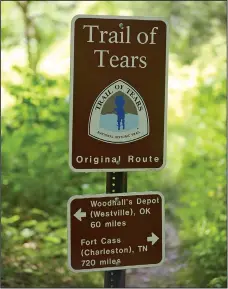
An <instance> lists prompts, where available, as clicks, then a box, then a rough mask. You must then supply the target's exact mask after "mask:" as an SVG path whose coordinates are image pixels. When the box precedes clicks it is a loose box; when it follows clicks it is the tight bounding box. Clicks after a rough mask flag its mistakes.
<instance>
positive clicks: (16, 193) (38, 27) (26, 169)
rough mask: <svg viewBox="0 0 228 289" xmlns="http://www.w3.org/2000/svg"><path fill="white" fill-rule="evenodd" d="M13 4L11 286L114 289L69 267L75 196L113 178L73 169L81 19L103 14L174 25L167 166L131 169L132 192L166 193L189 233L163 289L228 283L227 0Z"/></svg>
mask: <svg viewBox="0 0 228 289" xmlns="http://www.w3.org/2000/svg"><path fill="white" fill-rule="evenodd" d="M1 7H2V11H1V16H2V20H1V24H2V27H1V32H2V56H1V57H2V58H1V60H2V66H1V69H2V84H1V92H2V139H1V141H2V205H1V206H2V219H1V220H2V236H1V238H2V286H3V287H31V288H32V287H75V288H80V287H102V286H103V273H100V272H93V273H78V274H74V273H71V272H70V271H69V269H68V268H67V218H66V205H67V200H68V199H69V198H70V197H71V196H73V195H75V194H80V195H81V194H98V193H104V192H105V174H104V173H88V174H85V173H80V174H74V173H72V172H71V171H70V169H69V166H68V112H69V104H68V100H69V79H70V75H69V68H70V24H71V19H72V17H73V16H74V15H76V14H101V15H102V14H103V15H125V16H128V15H129V16H133V15H136V16H161V17H165V18H166V19H167V20H168V21H169V23H170V49H169V93H168V107H169V108H168V140H167V166H166V168H165V169H163V170H162V171H160V172H147V173H145V172H137V173H129V185H128V191H129V192H130V191H138V192H143V191H147V190H158V191H161V192H163V194H164V196H165V198H166V219H167V221H168V222H171V223H172V224H174V225H175V228H176V232H177V234H178V236H179V238H180V247H179V248H178V250H179V256H180V258H181V260H182V262H184V263H185V266H182V267H180V269H179V270H176V271H175V270H173V271H172V274H171V277H170V278H171V279H168V280H169V281H167V279H166V280H164V283H162V284H161V285H159V286H163V287H166V288H168V287H170V286H171V284H170V283H169V282H171V283H172V284H174V286H173V287H179V286H181V287H188V286H192V287H194V286H195V287H226V284H227V283H226V282H227V280H226V275H227V268H226V264H227V262H226V256H227V253H226V249H227V248H226V213H227V212H226V190H225V187H226V2H225V1H181V2H179V1H147V2H145V1H123V2H120V1H58V2H57V1H2V2H1ZM162 266H163V265H162ZM162 266H161V268H159V269H158V270H162ZM170 266H171V267H172V263H171V265H170ZM174 271H175V272H174ZM155 279H156V276H155V275H154V276H151V283H150V286H156V285H157V284H155V283H153V282H154V281H155ZM170 280H171V281H170ZM141 285H142V286H141V287H143V284H141Z"/></svg>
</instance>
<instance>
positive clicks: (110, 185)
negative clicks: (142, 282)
mask: <svg viewBox="0 0 228 289" xmlns="http://www.w3.org/2000/svg"><path fill="white" fill-rule="evenodd" d="M106 192H107V194H112V193H115V194H116V193H126V192H127V173H126V172H116V173H114V172H112V173H107V174H106ZM104 288H125V270H112V271H106V272H105V274H104Z"/></svg>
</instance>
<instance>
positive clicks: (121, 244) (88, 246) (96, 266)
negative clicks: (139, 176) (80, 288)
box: [68, 192, 165, 272]
mask: <svg viewBox="0 0 228 289" xmlns="http://www.w3.org/2000/svg"><path fill="white" fill-rule="evenodd" d="M68 218H69V220H68V226H69V228H68V234H69V236H68V240H69V252H70V254H69V267H70V268H71V269H72V270H73V271H75V272H77V271H98V270H99V271H101V270H121V269H126V268H139V267H151V266H154V265H159V264H161V263H162V262H163V260H164V249H165V247H164V246H165V241H164V238H165V233H164V199H163V196H162V194H161V193H158V192H146V193H120V194H110V195H105V194H104V195H92V196H91V195H90V196H74V197H72V198H71V199H70V200H69V202H68Z"/></svg>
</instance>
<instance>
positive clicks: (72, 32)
mask: <svg viewBox="0 0 228 289" xmlns="http://www.w3.org/2000/svg"><path fill="white" fill-rule="evenodd" d="M80 18H95V19H119V20H121V19H129V20H154V21H156V20H158V21H159V20H160V21H163V22H164V23H165V24H166V65H165V107H164V143H163V163H162V165H161V166H160V167H159V168H128V169H123V168H122V169H118V168H112V169H99V168H97V169H76V168H74V167H73V166H72V129H73V79H74V42H75V38H74V35H75V33H74V28H75V25H74V24H75V22H76V20H77V19H80ZM70 46H71V49H70V101H69V111H70V114H69V167H70V169H71V170H72V171H73V172H79V173H80V172H82V173H83V172H85V173H88V172H125V171H127V172H130V171H134V172H137V171H159V170H162V169H163V168H164V167H165V165H166V157H167V156H166V151H167V112H168V62H169V59H168V57H169V29H168V21H167V20H166V19H165V18H163V17H143V16H113V15H112V16H110V15H89V14H83V15H82V14H78V15H75V16H74V17H73V18H72V21H71V40H70ZM118 145H119V144H118Z"/></svg>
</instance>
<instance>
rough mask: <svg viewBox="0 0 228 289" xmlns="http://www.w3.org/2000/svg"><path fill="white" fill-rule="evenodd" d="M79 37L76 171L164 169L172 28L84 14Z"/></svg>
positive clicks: (75, 23) (73, 144)
mask: <svg viewBox="0 0 228 289" xmlns="http://www.w3.org/2000/svg"><path fill="white" fill-rule="evenodd" d="M71 39H72V40H71V41H72V42H71V104H70V110H71V113H70V154H69V164H70V167H71V169H72V170H73V171H75V172H85V171H86V172H88V171H105V172H114V171H120V172H122V171H137V170H146V169H154V170H157V169H162V168H163V167H164V166H165V147H166V110H167V63H168V45H167V24H166V22H165V21H164V20H161V19H154V18H146V17H145V18H144V17H142V18H139V17H138V18H134V17H122V16H121V17H116V16H91V15H79V16H76V17H74V18H73V20H72V38H71Z"/></svg>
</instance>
